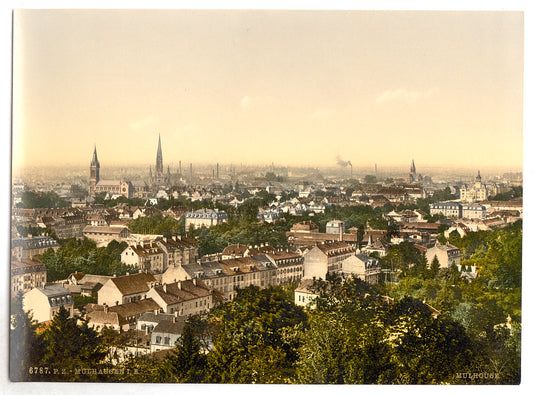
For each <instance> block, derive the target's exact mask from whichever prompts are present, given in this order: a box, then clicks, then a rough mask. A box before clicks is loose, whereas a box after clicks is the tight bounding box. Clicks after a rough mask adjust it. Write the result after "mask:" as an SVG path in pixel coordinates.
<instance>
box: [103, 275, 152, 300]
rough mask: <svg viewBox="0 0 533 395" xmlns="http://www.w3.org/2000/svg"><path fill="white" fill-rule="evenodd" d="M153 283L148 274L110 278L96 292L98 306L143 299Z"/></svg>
mask: <svg viewBox="0 0 533 395" xmlns="http://www.w3.org/2000/svg"><path fill="white" fill-rule="evenodd" d="M155 283H156V279H155V277H154V276H153V274H150V273H137V274H128V275H126V276H120V277H111V278H110V279H109V280H107V281H106V282H105V284H104V285H103V286H102V288H100V290H99V291H98V304H100V305H103V304H107V305H108V306H115V305H119V304H124V303H128V302H133V301H135V300H141V299H144V298H145V297H146V294H147V293H148V291H149V290H150V289H151V287H152V286H153V285H154V284H155Z"/></svg>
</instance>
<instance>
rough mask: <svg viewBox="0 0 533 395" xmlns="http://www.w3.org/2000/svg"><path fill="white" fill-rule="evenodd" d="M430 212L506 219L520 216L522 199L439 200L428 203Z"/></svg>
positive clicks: (464, 217) (454, 216) (456, 216)
mask: <svg viewBox="0 0 533 395" xmlns="http://www.w3.org/2000/svg"><path fill="white" fill-rule="evenodd" d="M430 214H431V215H437V214H441V215H444V216H445V217H452V218H463V219H470V220H484V219H490V218H496V217H498V218H501V219H503V220H505V221H506V222H508V220H509V219H510V220H513V219H519V218H522V215H523V207H522V200H515V201H508V202H499V201H484V202H480V203H463V202H456V201H450V202H439V203H433V204H431V205H430Z"/></svg>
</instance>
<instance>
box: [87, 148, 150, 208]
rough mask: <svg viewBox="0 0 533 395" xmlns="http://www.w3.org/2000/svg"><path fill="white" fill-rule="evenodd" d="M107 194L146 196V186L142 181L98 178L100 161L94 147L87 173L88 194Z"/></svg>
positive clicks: (128, 196)
mask: <svg viewBox="0 0 533 395" xmlns="http://www.w3.org/2000/svg"><path fill="white" fill-rule="evenodd" d="M102 192H104V193H107V194H109V195H111V196H112V195H121V196H124V197H126V198H128V199H131V198H139V199H147V198H148V186H147V185H146V183H145V182H144V181H127V180H102V179H100V162H99V161H98V155H97V153H96V147H94V152H93V158H92V160H91V165H90V175H89V196H92V197H95V196H96V195H98V194H99V193H102Z"/></svg>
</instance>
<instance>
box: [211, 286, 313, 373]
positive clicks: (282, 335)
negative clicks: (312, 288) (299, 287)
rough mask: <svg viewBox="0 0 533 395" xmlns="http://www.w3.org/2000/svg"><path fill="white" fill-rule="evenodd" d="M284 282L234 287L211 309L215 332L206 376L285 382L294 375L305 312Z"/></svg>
mask: <svg viewBox="0 0 533 395" xmlns="http://www.w3.org/2000/svg"><path fill="white" fill-rule="evenodd" d="M292 298H293V296H292V292H289V291H287V289H283V288H282V287H279V286H278V287H269V288H267V289H262V290H261V289H259V288H257V287H255V286H250V287H247V288H245V289H242V290H238V293H237V296H236V298H235V299H234V300H233V301H232V302H230V303H227V304H225V305H222V306H220V307H219V308H218V309H216V310H215V311H213V313H212V317H213V320H214V322H215V323H216V324H217V326H218V335H217V336H216V337H215V338H214V339H213V346H214V350H213V351H212V352H210V353H209V358H208V366H209V369H208V372H209V376H208V381H210V382H218V383H286V382H288V381H289V380H290V378H291V377H293V375H294V366H293V365H294V362H295V361H296V359H297V357H298V356H297V354H296V349H297V347H298V344H299V341H300V339H299V336H297V335H295V332H294V331H296V332H297V331H298V329H300V330H301V329H302V328H303V327H304V326H305V324H306V319H307V317H306V314H305V313H304V311H303V309H302V308H301V307H298V306H295V305H294V303H293V302H292Z"/></svg>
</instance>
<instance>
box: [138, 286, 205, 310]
mask: <svg viewBox="0 0 533 395" xmlns="http://www.w3.org/2000/svg"><path fill="white" fill-rule="evenodd" d="M146 297H147V298H152V299H153V300H154V301H155V302H156V303H157V304H158V305H159V306H160V307H161V310H162V311H163V312H165V313H167V314H174V313H177V314H178V315H194V314H199V313H204V312H208V311H209V310H210V309H211V308H212V307H213V292H212V290H211V289H209V288H208V287H207V286H206V285H205V284H204V283H203V281H202V280H200V279H198V278H194V279H192V280H185V281H181V280H178V281H176V282H173V283H170V284H166V283H164V284H163V285H155V286H154V287H153V288H151V289H150V291H148V293H147V294H146Z"/></svg>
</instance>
